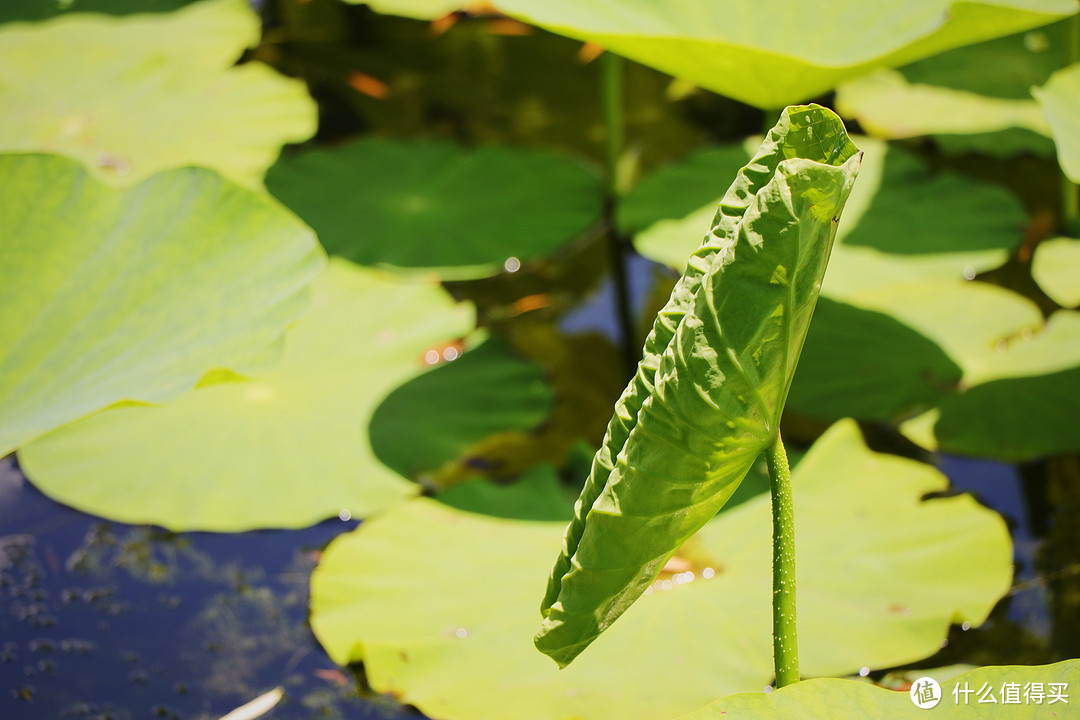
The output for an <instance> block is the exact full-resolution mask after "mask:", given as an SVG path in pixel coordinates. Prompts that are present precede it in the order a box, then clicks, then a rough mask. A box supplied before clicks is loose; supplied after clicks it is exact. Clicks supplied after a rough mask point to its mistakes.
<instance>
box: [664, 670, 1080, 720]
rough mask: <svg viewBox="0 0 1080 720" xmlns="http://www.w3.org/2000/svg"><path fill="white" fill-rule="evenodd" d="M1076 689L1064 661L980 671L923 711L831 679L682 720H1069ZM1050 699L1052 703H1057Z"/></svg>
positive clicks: (889, 694) (1079, 676) (905, 700)
mask: <svg viewBox="0 0 1080 720" xmlns="http://www.w3.org/2000/svg"><path fill="white" fill-rule="evenodd" d="M926 674H927V675H930V674H932V673H926ZM1051 683H1053V684H1054V688H1051ZM1078 685H1080V660H1064V661H1062V662H1059V663H1055V664H1054V665H1036V666H1026V665H1006V666H1000V667H983V668H976V669H974V670H971V671H969V672H966V673H963V674H962V675H958V676H956V677H954V678H952V679H950V680H946V681H945V682H942V683H941V686H940V695H938V694H936V693H935V696H936V697H937V698H938V704H937V705H936V706H934V707H933V708H932V709H926V710H924V709H922V708H919V707H917V706H916V705H915V703H914V702H912V698H911V693H910V692H903V691H901V692H897V691H895V690H886V689H885V688H881V687H878V686H876V685H873V684H872V683H868V682H860V681H858V680H840V679H835V678H827V679H816V680H807V681H806V682H801V683H796V684H794V685H789V686H788V687H786V688H781V689H780V690H778V691H776V692H772V693H768V694H766V693H760V692H759V693H746V694H740V695H734V696H732V697H726V698H721V699H720V700H717V701H716V702H714V703H713V704H711V705H709V706H708V707H705V708H702V709H701V710H698V711H697V712H694V713H691V714H690V715H687V716H686V717H684V718H682V719H681V720H790V719H791V718H829V720H923V719H924V718H927V717H933V718H934V720H960V719H961V718H963V719H964V720H967V719H968V718H981V717H993V718H999V719H1000V720H1046V719H1047V718H1063V719H1064V718H1067V717H1069V716H1070V714H1071V713H1072V710H1071V707H1072V704H1073V703H1075V702H1076V697H1075V693H1076V687H1077V686H1078ZM1070 686H1072V688H1073V689H1072V691H1071V692H1070V690H1069V687H1070ZM984 688H988V689H989V692H986V691H985V690H984ZM1055 690H1056V692H1055ZM916 692H918V690H916ZM1051 694H1054V695H1055V698H1054V699H1051ZM1070 695H1072V697H1070ZM1062 696H1064V700H1062V699H1061V697H1062ZM1036 698H1038V700H1036ZM980 700H982V704H980ZM1006 701H1008V704H1006ZM990 702H993V703H994V704H992V705H991V704H990Z"/></svg>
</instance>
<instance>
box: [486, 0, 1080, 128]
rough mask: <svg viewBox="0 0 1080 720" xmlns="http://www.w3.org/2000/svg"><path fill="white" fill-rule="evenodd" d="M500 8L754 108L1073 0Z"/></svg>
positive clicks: (1004, 30)
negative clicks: (826, 5) (825, 5)
mask: <svg viewBox="0 0 1080 720" xmlns="http://www.w3.org/2000/svg"><path fill="white" fill-rule="evenodd" d="M494 4H495V5H496V7H498V8H499V9H500V10H502V11H504V12H506V13H509V14H511V15H516V16H518V17H520V18H521V19H523V20H527V21H528V22H531V23H533V24H536V25H541V26H543V27H545V28H547V29H549V30H551V31H553V32H557V33H560V34H562V35H568V36H570V37H574V38H579V39H582V40H588V41H591V42H595V43H598V44H600V45H602V46H604V47H605V48H607V49H609V50H612V51H613V52H616V53H619V54H620V55H625V56H626V57H628V58H631V59H632V60H636V61H638V62H640V63H642V64H644V65H649V66H651V67H654V68H657V69H659V70H663V71H664V72H667V73H670V74H672V75H674V76H676V77H679V78H682V79H685V80H689V81H690V82H693V83H695V84H697V85H700V86H701V87H704V88H708V89H709V90H714V91H716V92H718V93H721V94H724V95H728V96H729V97H733V98H735V99H736V100H741V101H743V102H745V103H749V104H750V105H755V106H757V107H760V108H766V109H771V108H780V107H783V106H785V105H789V104H792V103H796V102H799V101H802V100H806V99H807V98H811V97H814V96H816V95H820V94H822V93H824V92H826V91H828V90H830V89H832V88H833V87H835V86H836V85H837V84H838V83H839V82H842V81H843V80H846V79H848V78H852V77H856V76H858V75H861V74H863V73H865V72H866V71H868V70H870V69H872V68H874V67H879V66H886V67H895V66H897V65H903V64H905V63H909V62H912V61H913V60H917V59H919V58H923V57H927V56H929V55H933V54H935V53H939V52H942V51H944V50H948V49H949V48H954V47H958V46H961V45H967V44H969V43H974V42H979V41H981V40H987V39H989V38H993V37H1000V36H1002V35H1008V34H1010V33H1015V32H1019V31H1020V30H1025V29H1027V28H1031V27H1036V26H1039V25H1044V24H1046V23H1049V22H1053V21H1054V20H1056V19H1058V18H1060V17H1064V16H1066V15H1071V14H1073V13H1075V12H1076V3H1075V2H1073V0H1024V1H1020V0H1013V1H1009V0H1004V1H997V2H986V1H983V0H974V1H972V2H953V0H887V1H882V2H876V3H866V2H860V1H859V0H843V1H842V2H832V3H830V4H829V5H828V7H827V8H826V7H824V6H822V5H821V4H820V3H808V2H797V1H796V0H761V1H760V2H754V3H739V4H733V3H717V2H713V1H711V0H682V1H681V2H678V3H670V2H662V1H661V0H623V1H622V2H611V1H610V0H496V2H495V3H494Z"/></svg>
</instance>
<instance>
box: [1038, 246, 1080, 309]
mask: <svg viewBox="0 0 1080 720" xmlns="http://www.w3.org/2000/svg"><path fill="white" fill-rule="evenodd" d="M1031 275H1032V277H1034V278H1035V282H1037V283H1039V287H1041V288H1042V290H1043V292H1045V293H1046V294H1047V295H1049V296H1050V299H1051V300H1053V301H1054V302H1056V303H1057V304H1058V305H1060V306H1062V307H1067V308H1071V307H1076V306H1077V305H1080V240H1076V239H1073V238H1052V239H1050V240H1043V241H1042V242H1041V243H1039V245H1038V247H1036V248H1035V257H1033V258H1032V259H1031Z"/></svg>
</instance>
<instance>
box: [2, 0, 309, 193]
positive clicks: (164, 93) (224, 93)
mask: <svg viewBox="0 0 1080 720" xmlns="http://www.w3.org/2000/svg"><path fill="white" fill-rule="evenodd" d="M260 28H261V25H260V21H259V17H258V15H256V14H255V12H254V11H253V10H252V9H251V7H250V6H249V5H248V3H246V2H244V0H205V1H204V2H199V3H195V4H193V5H190V6H188V7H185V8H183V9H181V10H178V11H176V12H174V13H159V14H146V15H132V16H128V17H121V18H113V17H103V16H99V15H95V14H91V13H78V14H71V15H65V16H63V17H58V18H55V19H53V20H49V21H45V22H41V23H34V24H23V23H13V24H9V25H6V26H3V27H2V28H0V104H2V105H3V106H4V108H5V113H4V124H3V127H2V128H0V150H3V151H29V152H55V153H61V154H64V155H69V156H71V157H74V158H76V159H78V160H81V161H82V162H83V163H84V164H85V165H86V166H87V167H89V168H92V170H93V172H94V173H95V174H96V175H97V176H98V177H100V178H103V179H106V180H108V181H110V182H113V183H116V184H118V185H134V184H136V183H138V182H140V181H142V180H144V179H145V178H147V177H149V176H150V175H153V174H154V173H156V172H159V171H161V170H166V169H170V168H177V167H184V166H188V165H201V166H205V167H209V168H213V169H215V170H217V171H218V172H220V173H221V174H222V175H224V176H225V177H227V178H229V179H231V180H233V181H235V182H239V183H241V184H244V185H248V186H258V185H259V184H260V182H261V180H262V176H263V173H264V172H265V170H266V168H267V167H268V166H269V165H270V164H271V163H272V162H273V161H274V158H275V157H277V154H278V151H279V149H280V148H281V145H282V144H283V143H286V142H299V141H301V140H305V139H307V138H308V137H310V136H311V134H312V133H314V132H315V126H316V121H317V118H316V109H315V104H314V102H312V100H311V98H310V97H309V96H308V94H307V90H306V88H305V87H304V84H303V83H302V82H299V81H297V80H290V79H287V78H284V77H282V76H281V75H279V74H278V73H277V72H275V71H274V70H272V69H270V68H269V67H267V66H266V65H263V64H261V63H257V62H248V63H245V64H243V65H240V66H238V67H231V66H232V65H233V63H234V62H236V60H237V59H238V58H239V57H240V55H241V54H242V53H243V52H244V50H245V49H246V48H248V47H250V46H252V45H254V44H255V43H256V42H258V40H259V33H260Z"/></svg>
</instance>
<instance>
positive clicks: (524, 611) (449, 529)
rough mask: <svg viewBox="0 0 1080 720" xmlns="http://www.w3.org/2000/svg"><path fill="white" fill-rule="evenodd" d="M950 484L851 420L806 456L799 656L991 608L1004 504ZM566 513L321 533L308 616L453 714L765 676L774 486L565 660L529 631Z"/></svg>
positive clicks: (576, 706) (732, 512)
mask: <svg viewBox="0 0 1080 720" xmlns="http://www.w3.org/2000/svg"><path fill="white" fill-rule="evenodd" d="M947 484H948V483H947V480H946V478H945V477H944V476H943V475H942V474H941V473H939V472H938V471H937V470H935V469H933V468H932V467H930V466H927V465H924V464H921V463H917V462H914V461H911V460H906V459H902V458H897V457H894V456H889V455H883V454H879V453H874V452H872V451H870V450H868V449H867V448H866V446H865V445H864V444H863V442H862V439H861V437H860V435H859V432H858V429H857V427H856V426H855V425H854V423H852V422H850V421H846V422H843V423H839V424H837V425H836V426H835V427H834V428H833V429H832V430H830V431H829V432H828V433H827V434H826V435H825V436H824V437H822V438H821V439H820V440H819V441H818V442H817V443H816V444H815V445H814V447H813V448H812V449H811V450H810V452H809V453H808V454H807V456H806V457H805V458H804V459H803V461H802V462H801V463H800V464H799V466H798V467H797V469H796V470H795V471H794V478H793V487H794V499H795V512H796V517H797V518H799V528H798V533H799V544H798V547H797V549H796V552H797V555H798V557H797V567H798V573H799V574H798V582H799V634H800V636H799V649H800V660H801V662H802V666H803V670H804V672H806V673H807V674H809V675H831V674H844V673H853V672H856V671H858V669H859V668H860V667H863V666H868V667H871V668H884V667H889V666H894V665H898V664H901V663H906V662H911V661H913V660H915V659H916V658H920V657H924V656H927V655H930V654H933V653H934V652H936V651H937V650H938V648H939V647H940V645H941V641H942V639H943V638H944V637H945V635H946V632H947V630H948V627H949V623H950V622H961V621H963V620H965V619H966V620H968V621H970V622H971V623H973V624H975V625H978V624H980V623H981V622H982V621H983V620H984V619H985V618H986V616H987V614H988V613H989V611H990V609H991V608H992V607H993V605H994V604H995V602H996V600H997V599H998V598H999V597H1000V596H1001V594H1002V593H1004V592H1006V591H1007V589H1008V588H1009V584H1010V577H1011V563H1012V549H1011V547H1010V543H1009V534H1008V531H1007V529H1006V527H1005V523H1004V522H1003V521H1002V519H1001V517H1000V516H998V515H997V514H995V513H993V512H991V511H989V510H987V509H986V508H984V507H982V506H980V505H979V504H978V503H977V502H975V501H974V500H973V499H972V498H971V497H969V496H966V495H965V496H957V497H947V498H936V499H932V500H926V501H924V500H923V499H922V498H923V497H924V496H925V495H927V494H928V493H939V492H941V491H942V490H944V489H945V488H946V487H947ZM493 492H495V491H493ZM502 492H504V493H507V494H515V490H514V489H513V488H508V489H505V490H502ZM507 504H510V501H509V500H508V501H507ZM517 504H521V505H524V504H525V503H523V502H518V503H517ZM561 532H562V524H561V523H557V522H524V521H519V520H505V519H500V518H492V517H487V516H483V515H478V514H472V513H468V512H462V511H461V510H457V509H450V508H447V507H445V506H443V505H440V504H439V503H437V502H435V501H434V500H431V499H426V498H422V499H418V500H413V501H410V502H407V503H402V504H399V505H396V506H394V507H393V508H391V509H389V510H388V511H386V512H385V513H382V514H380V515H378V516H376V517H374V518H372V519H371V520H369V521H367V522H366V523H364V524H363V525H361V526H360V527H359V528H358V529H357V530H356V531H354V532H352V533H349V534H347V535H343V536H341V537H339V538H338V539H336V540H334V541H333V542H332V543H331V544H330V546H329V547H328V548H327V549H326V552H325V553H324V555H323V557H322V561H321V563H320V566H319V567H318V568H317V569H316V570H315V572H314V573H313V575H312V615H311V625H312V629H313V630H314V632H315V634H316V636H317V637H318V639H319V641H320V642H321V643H322V644H323V646H324V647H325V648H326V650H327V652H328V653H329V654H330V657H331V658H332V659H333V660H334V661H336V662H338V663H342V664H344V663H347V662H363V663H364V672H365V673H366V675H367V679H368V682H369V683H370V684H371V687H372V688H373V689H374V690H375V691H376V692H387V693H393V694H394V695H395V696H396V697H398V698H399V699H400V700H401V701H402V702H404V703H409V704H413V705H416V706H417V707H419V708H420V710H421V711H423V712H424V713H425V714H427V715H429V716H431V717H438V718H443V719H444V720H489V719H490V720H503V718H505V717H506V713H507V710H506V709H507V708H509V707H512V708H514V710H513V716H514V717H515V718H517V719H518V720H551V719H552V718H589V720H624V719H625V718H628V717H642V718H670V717H675V716H677V715H680V714H682V713H686V712H690V711H692V710H694V709H696V708H699V707H701V706H703V705H705V704H706V703H709V702H711V701H712V700H714V699H715V698H717V697H721V696H725V695H730V694H732V693H736V692H748V691H752V690H760V688H762V687H763V686H764V685H766V684H767V683H769V682H770V680H771V679H772V677H773V665H772V636H771V617H772V616H771V607H770V597H771V593H772V586H771V572H770V558H771V522H770V508H769V498H768V496H767V495H762V496H759V497H756V498H753V499H751V500H748V501H747V502H745V503H744V504H742V505H740V506H738V507H736V508H731V509H725V510H724V512H722V513H721V514H720V515H719V516H718V517H717V518H716V519H715V520H713V521H712V522H711V523H709V524H708V525H706V527H705V528H704V530H702V531H701V532H700V533H699V534H698V535H697V536H695V537H694V538H693V539H692V540H691V541H690V542H689V543H687V544H686V545H685V546H684V547H683V548H682V549H681V550H680V552H679V562H678V563H677V564H678V567H677V568H675V572H677V573H678V577H676V575H674V574H672V573H671V572H668V573H665V575H664V577H663V578H662V579H660V580H659V581H658V582H657V583H656V584H654V585H653V586H652V587H653V589H652V590H651V591H650V592H649V593H648V594H647V595H646V596H645V597H643V598H641V600H640V601H639V602H638V603H636V604H635V605H634V607H632V608H631V609H630V610H629V611H628V612H627V613H626V615H625V617H624V618H623V619H622V620H621V621H620V622H619V623H618V624H617V625H616V626H615V627H613V628H612V629H611V630H609V631H608V633H607V636H606V637H605V641H604V642H601V643H597V644H596V645H595V647H593V648H592V649H591V650H590V651H589V652H588V653H585V654H584V655H582V656H581V657H579V658H578V659H577V660H576V661H575V662H574V663H573V664H572V665H570V666H569V667H568V668H566V669H564V670H561V671H560V670H557V669H556V668H555V666H554V665H553V664H552V663H551V662H550V661H548V660H547V659H546V658H544V657H543V656H542V655H540V654H539V653H537V652H536V651H535V650H533V648H532V647H530V646H529V643H528V636H529V633H531V631H532V629H533V628H534V627H535V613H536V605H535V600H536V593H537V592H538V590H539V586H540V582H541V581H540V580H539V574H540V573H542V572H543V570H544V568H545V567H546V566H547V564H548V562H549V557H548V552H547V548H548V547H549V546H550V544H551V543H553V542H557V540H558V538H559V536H560V534H561ZM674 564H675V563H673V565H674ZM706 568H708V569H709V570H710V571H711V572H706ZM686 573H691V574H692V575H687V574H686ZM710 575H711V577H709V576H710ZM690 577H693V580H692V581H690ZM665 581H666V582H665Z"/></svg>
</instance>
